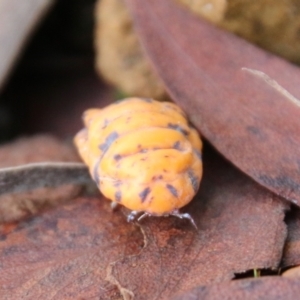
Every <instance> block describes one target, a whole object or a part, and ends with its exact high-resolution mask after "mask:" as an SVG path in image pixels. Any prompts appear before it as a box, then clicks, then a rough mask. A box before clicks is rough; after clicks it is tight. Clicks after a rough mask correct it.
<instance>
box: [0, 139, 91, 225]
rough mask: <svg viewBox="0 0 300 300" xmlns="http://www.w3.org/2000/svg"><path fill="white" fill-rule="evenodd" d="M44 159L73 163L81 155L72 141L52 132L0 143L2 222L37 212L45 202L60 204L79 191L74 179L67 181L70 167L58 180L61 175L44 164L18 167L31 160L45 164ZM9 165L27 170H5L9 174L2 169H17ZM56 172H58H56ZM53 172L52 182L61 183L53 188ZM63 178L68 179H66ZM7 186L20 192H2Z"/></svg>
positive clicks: (0, 204)
mask: <svg viewBox="0 0 300 300" xmlns="http://www.w3.org/2000/svg"><path fill="white" fill-rule="evenodd" d="M45 161H47V162H69V163H71V162H72V163H73V162H76V161H79V157H78V155H77V153H76V151H75V149H74V147H72V145H70V144H67V143H64V142H62V141H61V140H59V139H57V138H54V137H53V136H50V135H35V136H32V137H23V138H19V139H17V140H15V141H12V142H10V143H7V144H3V145H2V146H1V147H0V168H1V169H2V171H0V195H1V196H0V223H2V222H11V221H16V220H19V219H21V218H24V217H26V216H28V215H31V214H34V213H36V212H37V211H39V210H41V209H42V208H45V207H46V206H55V205H60V204H61V203H62V202H63V201H67V200H68V199H72V198H74V196H75V195H77V194H78V193H79V192H80V190H81V187H80V186H78V185H76V184H74V183H75V182H72V183H73V184H72V183H71V182H70V181H69V182H67V181H68V176H69V175H71V174H72V170H71V171H70V170H69V172H68V171H67V172H64V171H63V170H61V171H62V172H60V179H61V182H57V180H56V179H58V177H59V176H57V178H53V175H54V174H51V168H50V170H49V169H48V170H47V168H46V169H45V168H42V170H41V169H39V170H36V169H34V168H33V169H30V168H29V170H28V169H26V167H25V169H24V168H23V167H18V166H20V165H24V164H29V163H40V164H41V165H43V163H44V162H45ZM38 165H39V164H38ZM10 167H18V168H17V170H18V169H19V171H20V170H21V171H22V170H23V171H24V172H23V174H22V173H21V174H20V173H18V172H17V173H15V174H14V171H12V173H10V175H11V176H9V174H6V175H8V176H6V175H5V171H4V172H3V169H6V170H14V169H10ZM79 168H82V167H79ZM26 170H27V171H26ZM28 171H29V173H28ZM56 171H58V170H56ZM65 171H66V170H65ZM54 172H55V170H54ZM75 172H76V171H75ZM30 173H31V174H30ZM58 173H59V171H58ZM66 173H68V174H66ZM73 173H74V172H73ZM14 175H15V176H14ZM32 175H34V176H32ZM56 175H58V174H57V173H56ZM77 175H79V173H77ZM51 176H52V183H54V181H56V186H57V185H59V186H57V187H56V188H51V178H49V177H51ZM82 176H83V177H85V178H87V174H86V171H85V169H84V168H83V170H82V172H81V176H80V178H82ZM80 178H78V179H80ZM53 179H54V181H53ZM70 179H71V178H70ZM64 180H66V181H65V182H63V181H64ZM38 186H40V188H38V189H34V187H35V188H37V187H38ZM45 186H46V187H45ZM8 190H9V191H10V192H19V193H13V194H11V193H10V194H7V193H6V194H5V195H2V194H3V193H5V192H7V191H8ZM21 191H23V192H21Z"/></svg>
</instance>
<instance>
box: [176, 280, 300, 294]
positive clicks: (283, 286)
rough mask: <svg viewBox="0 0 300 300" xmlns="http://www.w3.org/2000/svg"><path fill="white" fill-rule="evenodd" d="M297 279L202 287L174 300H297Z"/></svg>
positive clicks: (229, 283) (243, 281)
mask: <svg viewBox="0 0 300 300" xmlns="http://www.w3.org/2000/svg"><path fill="white" fill-rule="evenodd" d="M299 283H300V281H299V279H298V280H296V279H288V278H282V277H277V276H276V277H275V276H274V277H261V278H256V279H243V280H237V281H233V282H228V283H227V282H226V283H220V284H215V285H211V286H202V287H199V288H196V289H193V290H191V291H188V292H185V293H184V294H182V295H181V296H178V297H175V298H173V299H174V300H196V299H202V300H208V299H209V300H219V299H224V300H231V299H235V300H245V299H251V300H260V299H264V300H274V299H276V300H294V299H298V298H299V293H300V285H299Z"/></svg>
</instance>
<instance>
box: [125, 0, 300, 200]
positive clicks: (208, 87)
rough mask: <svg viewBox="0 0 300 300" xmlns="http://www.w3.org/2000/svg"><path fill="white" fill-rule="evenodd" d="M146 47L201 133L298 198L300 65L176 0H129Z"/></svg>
mask: <svg viewBox="0 0 300 300" xmlns="http://www.w3.org/2000/svg"><path fill="white" fill-rule="evenodd" d="M127 3H128V4H129V7H130V9H131V11H132V14H133V17H134V20H135V24H136V28H137V31H138V33H139V35H140V38H141V41H142V43H143V45H144V48H145V50H146V52H147V53H148V55H149V57H150V59H151V60H152V62H153V64H154V66H155V68H156V70H157V71H158V74H159V75H160V77H161V78H162V79H163V81H164V83H165V85H166V87H167V89H168V90H169V92H170V94H171V96H172V97H173V99H174V100H175V101H176V102H177V103H178V104H180V105H181V106H182V107H183V108H184V110H185V111H186V112H187V113H188V115H189V117H190V119H191V121H192V122H193V123H194V125H195V126H196V127H197V128H198V129H199V130H200V131H201V132H202V134H203V135H204V136H205V137H206V138H207V139H208V140H209V141H210V142H211V143H212V144H213V145H214V146H215V147H216V148H217V149H218V150H219V151H220V152H221V153H222V154H223V155H224V156H225V157H226V158H227V159H228V160H230V161H231V162H232V163H234V164H235V165H236V166H237V167H238V168H239V169H241V170H242V171H243V172H245V173H247V174H248V175H249V176H251V177H252V178H253V179H254V180H256V181H257V182H258V183H260V184H261V185H263V186H265V187H267V188H268V189H270V190H271V191H273V192H275V193H276V194H279V195H281V196H283V197H285V198H287V199H289V200H291V201H293V202H295V203H297V204H298V205H300V172H299V169H300V167H299V165H300V161H299V157H300V147H299V146H300V134H299V133H300V107H299V106H300V101H299V99H300V85H299V77H300V70H299V68H297V67H295V66H293V65H292V64H290V63H288V62H286V61H284V60H282V59H280V58H278V57H276V56H274V55H271V54H268V53H267V52H265V51H263V50H261V49H259V48H257V47H255V46H253V45H251V44H249V43H247V42H246V41H244V40H242V39H240V38H238V37H236V36H233V35H232V34H230V33H227V32H225V31H222V30H220V29H217V28H215V27H214V26H212V25H210V24H208V23H206V22H205V21H204V20H201V19H200V18H196V17H194V16H193V15H191V14H190V13H188V12H187V11H185V10H183V9H182V8H180V7H179V6H177V5H176V4H174V1H172V0H165V1H160V0H153V1H149V0H127Z"/></svg>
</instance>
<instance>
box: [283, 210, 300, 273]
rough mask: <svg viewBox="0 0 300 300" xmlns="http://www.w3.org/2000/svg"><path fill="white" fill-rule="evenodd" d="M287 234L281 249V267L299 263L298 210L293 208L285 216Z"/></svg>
mask: <svg viewBox="0 0 300 300" xmlns="http://www.w3.org/2000/svg"><path fill="white" fill-rule="evenodd" d="M286 223H287V226H288V227H287V228H288V236H287V239H286V244H285V247H284V251H283V256H282V262H281V267H282V268H286V267H290V266H296V265H299V264H300V210H299V209H298V208H293V209H292V210H291V212H289V213H288V215H287V218H286Z"/></svg>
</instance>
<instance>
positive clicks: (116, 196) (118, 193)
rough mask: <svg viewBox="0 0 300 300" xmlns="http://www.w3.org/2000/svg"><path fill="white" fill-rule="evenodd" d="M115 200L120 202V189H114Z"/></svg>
mask: <svg viewBox="0 0 300 300" xmlns="http://www.w3.org/2000/svg"><path fill="white" fill-rule="evenodd" d="M115 200H116V201H117V202H121V200H122V192H121V191H116V193H115Z"/></svg>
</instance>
